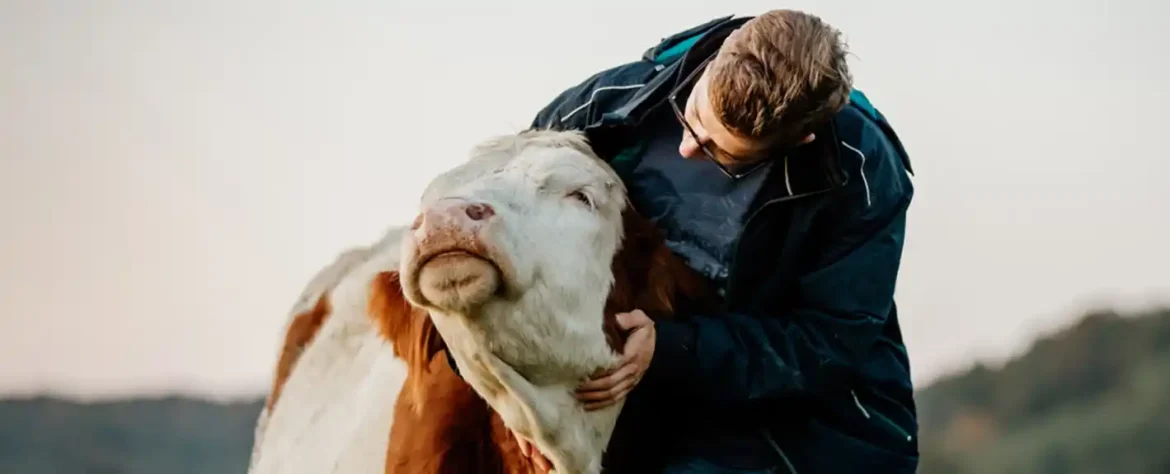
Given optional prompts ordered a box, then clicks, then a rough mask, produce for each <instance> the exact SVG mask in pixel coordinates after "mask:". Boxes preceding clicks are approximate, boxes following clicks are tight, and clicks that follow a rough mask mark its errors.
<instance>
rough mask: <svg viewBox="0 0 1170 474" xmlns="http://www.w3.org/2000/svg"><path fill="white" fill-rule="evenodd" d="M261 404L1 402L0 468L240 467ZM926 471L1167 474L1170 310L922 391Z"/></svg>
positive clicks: (1045, 341)
mask: <svg viewBox="0 0 1170 474" xmlns="http://www.w3.org/2000/svg"><path fill="white" fill-rule="evenodd" d="M261 403H262V401H261V399H260V398H259V397H258V398H256V399H255V400H253V401H247V402H241V403H231V404H220V403H213V402H207V401H200V400H194V399H187V398H182V397H167V398H157V399H145V398H144V399H135V400H127V401H122V402H111V403H89V404H82V403H73V402H68V401H63V400H59V399H54V398H47V397H39V398H31V399H21V400H16V399H13V400H6V401H0V473H5V474H7V473H20V474H47V473H53V474H57V473H68V474H73V473H78V474H140V473H141V474H146V473H149V474H188V473H189V474H196V473H198V474H203V473H215V474H233V473H243V472H244V471H245V469H246V466H247V462H248V456H249V453H250V451H251V443H252V429H253V426H254V423H255V420H256V415H257V414H258V413H259V410H260V406H261ZM918 403H919V413H920V417H921V432H920V438H921V439H922V451H923V459H922V466H921V469H920V470H919V472H920V473H922V474H944V473H945V474H990V473H996V474H1000V473H1013V474H1014V473H1029V474H1047V473H1061V474H1081V473H1093V474H1099V473H1105V472H1108V473H1111V474H1154V473H1158V474H1162V473H1168V472H1170V449H1167V448H1168V447H1170V444H1168V443H1170V441H1167V440H1170V308H1168V309H1163V310H1158V311H1151V312H1147V313H1140V314H1129V315H1120V314H1116V313H1111V312H1097V313H1092V314H1089V315H1087V316H1085V317H1084V318H1082V319H1081V320H1080V321H1079V323H1078V324H1076V325H1074V326H1072V327H1069V328H1067V329H1065V330H1062V331H1060V332H1058V333H1055V334H1050V335H1046V336H1044V337H1042V338H1041V339H1038V340H1037V341H1036V342H1035V343H1034V345H1033V346H1032V347H1031V349H1030V350H1029V351H1027V352H1026V353H1025V354H1024V355H1022V356H1020V357H1017V358H1015V359H1013V360H1010V361H1008V362H1007V363H1006V364H1004V365H1003V367H999V368H992V367H988V366H985V365H976V366H975V367H973V368H972V369H970V370H968V371H966V372H963V373H959V374H955V375H952V376H950V377H946V378H943V379H940V380H938V381H937V382H935V383H934V384H932V385H931V386H929V387H926V388H924V389H922V390H921V391H920V393H919V396H918Z"/></svg>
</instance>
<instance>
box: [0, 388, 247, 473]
mask: <svg viewBox="0 0 1170 474" xmlns="http://www.w3.org/2000/svg"><path fill="white" fill-rule="evenodd" d="M262 404H263V401H262V400H261V399H259V398H257V399H256V400H255V401H250V402H244V403H223V404H221V403H215V402H208V401H201V400H194V399H188V398H182V397H164V398H156V399H146V398H142V399H133V400H126V401H118V402H108V403H107V402H103V403H76V402H69V401H63V400H59V399H54V398H46V397H38V398H30V399H21V400H5V401H2V402H0V473H3V474H212V473H215V474H243V473H244V472H245V471H246V470H247V465H248V457H249V456H250V455H251V449H252V433H253V429H254V427H255V426H256V416H257V415H258V414H259V413H260V407H261V405H262Z"/></svg>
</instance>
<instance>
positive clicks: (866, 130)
mask: <svg viewBox="0 0 1170 474" xmlns="http://www.w3.org/2000/svg"><path fill="white" fill-rule="evenodd" d="M839 36H840V35H839V33H838V32H837V31H836V30H834V29H833V28H832V27H830V26H828V25H826V24H825V23H823V22H822V21H821V20H820V19H819V18H817V17H815V16H812V15H808V14H805V13H801V12H796V11H790V10H777V11H770V12H768V13H765V14H763V15H761V16H759V17H756V18H735V19H733V18H732V17H730V16H729V17H724V18H720V19H716V20H713V21H710V22H708V23H706V24H703V25H699V26H696V27H694V28H691V29H688V30H686V31H683V32H680V33H677V34H675V35H673V36H670V37H668V38H665V39H663V40H662V41H661V42H660V43H659V44H657V45H655V46H653V47H651V48H649V49H648V50H646V51H645V52H644V54H643V56H642V58H641V59H640V60H638V61H634V62H630V63H627V64H623V65H620V66H617V67H614V68H611V69H607V70H605V71H602V72H599V73H597V74H595V75H593V76H592V77H590V78H588V79H586V80H585V81H583V82H582V83H580V84H578V85H577V86H575V87H572V88H570V89H567V90H565V91H564V92H563V93H561V94H560V95H559V96H558V97H556V99H555V100H553V101H552V102H551V103H550V104H548V105H547V106H546V107H545V108H544V109H542V110H541V111H540V112H539V113H538V114H537V116H536V118H535V120H534V121H533V123H532V127H533V128H551V129H577V130H584V131H585V132H587V134H588V136H589V138H590V141H591V144H592V145H593V147H594V148H595V149H596V150H597V152H598V153H599V154H601V156H602V157H603V158H605V159H606V160H607V161H609V162H610V163H611V165H612V166H613V167H614V168H615V169H617V170H618V172H619V173H620V174H621V175H622V177H623V179H624V180H625V182H626V183H627V186H628V187H629V188H630V196H631V200H632V201H633V203H634V205H635V206H636V207H637V208H638V209H639V210H640V211H641V212H642V213H644V214H646V215H647V216H648V217H650V218H651V219H652V220H654V221H655V222H656V224H657V225H658V227H659V228H661V229H662V230H663V232H664V233H665V234H666V236H667V239H668V241H669V245H670V246H671V248H672V249H673V250H675V251H676V252H677V253H678V254H679V255H681V256H682V257H684V258H685V259H686V260H687V262H688V263H689V264H690V265H691V266H692V267H694V268H695V269H697V270H699V271H700V272H702V273H703V274H705V275H706V276H707V277H709V278H710V280H711V283H712V284H713V285H715V288H716V289H717V290H718V293H719V294H720V295H721V296H722V298H723V300H724V301H723V306H724V308H723V311H722V312H720V313H719V314H689V313H687V314H685V315H681V316H686V318H685V319H683V320H680V321H659V322H657V323H654V322H651V321H650V320H649V319H647V318H646V316H645V315H644V314H643V313H641V312H640V311H633V312H631V313H627V314H624V315H621V317H620V321H621V323H622V324H623V326H624V327H625V328H626V329H628V330H629V331H631V336H630V341H629V343H628V344H627V346H626V347H625V348H624V351H625V360H626V362H625V363H624V364H623V365H621V366H620V367H617V368H615V369H614V370H612V371H611V372H610V373H609V374H602V375H601V376H599V377H598V378H596V379H594V380H592V381H590V382H587V383H585V384H584V385H582V387H581V389H580V390H579V392H578V393H579V398H580V399H581V400H582V402H583V403H585V405H586V407H587V408H588V409H596V408H597V407H600V406H605V405H607V404H609V403H613V402H614V401H615V400H617V399H620V398H622V397H626V396H627V394H628V395H629V399H628V401H627V406H626V409H625V410H624V411H623V414H622V419H621V420H619V425H618V428H617V430H616V431H615V434H614V439H615V441H614V442H611V446H615V447H616V446H619V445H620V446H623V447H625V446H631V448H630V449H631V450H637V449H640V448H638V447H640V446H645V447H646V451H645V452H642V453H636V452H631V453H616V452H614V453H607V458H609V459H618V458H621V459H623V460H629V459H638V458H641V459H640V460H641V461H643V462H649V463H650V464H643V465H642V466H641V467H638V468H627V467H626V466H625V465H623V464H622V463H623V462H624V461H613V462H608V461H607V469H609V472H617V471H622V472H627V471H628V472H653V471H649V470H647V469H650V468H647V467H645V466H650V465H653V466H654V467H653V469H654V471H657V472H662V469H665V472H668V473H684V472H685V473H718V472H737V473H755V472H759V473H764V472H780V473H784V472H790V473H912V472H915V470H916V466H917V462H918V450H917V446H918V442H917V437H916V433H917V422H916V413H915V405H914V399H913V391H912V386H911V382H910V370H909V361H908V358H907V355H906V350H905V347H904V345H903V342H902V336H901V334H900V329H899V324H898V318H897V310H896V307H895V304H894V301H893V292H894V286H895V280H896V276H897V273H898V268H899V262H900V259H901V253H902V241H903V234H904V229H905V222H906V210H907V207H908V205H909V203H910V200H911V197H912V195H913V186H912V184H911V182H910V180H909V177H908V174H909V173H910V172H911V170H910V169H909V159H908V157H907V155H906V153H905V150H904V149H903V148H902V146H901V143H900V141H899V139H898V138H897V136H896V135H895V133H894V131H893V130H892V128H891V127H890V125H889V124H888V123H887V121H886V119H885V118H884V117H883V116H882V115H881V114H880V113H879V112H877V110H876V109H874V108H873V107H872V106H871V105H870V104H869V102H868V101H867V100H866V98H865V96H864V95H863V94H862V93H861V92H859V91H856V90H853V89H852V84H851V81H852V79H851V76H850V73H849V70H848V67H847V64H846V60H845V55H846V52H845V47H844V45H843V44H842V43H841V41H840V39H839ZM680 137H681V141H680ZM682 311H684V312H685V308H684V309H683V310H682ZM663 427H667V428H663ZM655 429H659V430H660V431H653V430H655ZM619 439H620V440H621V442H620V443H619V442H618V441H617V440H619ZM668 448H669V450H668V451H663V452H659V449H668ZM523 449H524V450H525V451H526V452H528V453H531V455H532V456H537V459H538V461H542V460H543V457H542V456H540V454H539V453H533V452H532V450H531V448H530V447H529V446H524V447H523ZM612 449H616V448H612ZM660 455H661V456H664V457H665V458H664V459H665V460H664V461H663V462H664V463H665V466H664V467H661V466H659V465H657V464H654V460H656V459H657V458H658V456H660Z"/></svg>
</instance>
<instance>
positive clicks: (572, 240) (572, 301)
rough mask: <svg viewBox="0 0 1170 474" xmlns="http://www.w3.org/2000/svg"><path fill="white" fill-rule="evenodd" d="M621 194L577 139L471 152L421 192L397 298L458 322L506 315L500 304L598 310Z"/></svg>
mask: <svg viewBox="0 0 1170 474" xmlns="http://www.w3.org/2000/svg"><path fill="white" fill-rule="evenodd" d="M624 196H625V193H624V189H623V187H622V184H621V182H620V180H619V179H618V177H617V176H616V175H615V174H614V173H613V172H612V170H610V169H609V168H608V167H606V166H605V165H604V164H602V163H601V162H600V161H599V160H597V158H596V157H594V156H593V155H592V152H591V151H590V150H589V148H588V146H587V145H586V144H585V143H584V141H583V140H581V138H580V136H579V135H576V134H568V133H550V132H536V133H531V134H521V135H519V136H514V137H505V138H502V139H500V140H499V141H495V142H491V143H488V144H486V145H484V146H481V147H480V148H478V149H477V150H476V151H475V152H473V157H472V159H471V160H470V161H469V162H467V163H466V164H464V165H462V166H460V167H458V168H456V169H454V170H452V171H450V172H448V173H446V174H444V175H443V176H440V177H439V178H437V179H436V180H435V181H434V182H433V183H432V185H431V187H430V188H428V190H427V191H426V193H424V198H423V201H422V206H421V212H420V214H419V215H418V217H417V219H416V220H415V221H414V223H413V225H412V226H411V231H410V232H409V233H408V235H407V236H406V238H404V239H403V249H402V250H403V259H402V267H401V273H402V275H403V279H402V282H403V289H404V290H405V293H406V296H407V298H408V299H409V300H410V301H411V302H412V303H414V304H416V305H419V306H423V307H427V308H429V309H433V310H438V311H442V312H445V313H458V314H463V315H468V316H477V315H480V316H482V315H484V314H485V313H492V312H493V311H492V309H496V310H503V311H504V312H508V311H515V310H516V309H517V308H515V307H512V308H509V305H510V304H513V303H516V302H519V301H520V300H525V301H527V302H528V303H531V302H532V301H542V302H544V303H547V306H548V307H547V308H545V310H547V311H555V312H562V311H567V312H573V311H574V310H575V309H577V308H580V307H582V306H593V305H600V304H602V303H603V302H604V301H605V300H606V297H607V295H608V292H609V289H610V285H611V283H612V275H611V273H610V263H611V261H612V259H613V256H614V253H615V252H616V251H617V249H618V246H619V241H620V239H621V233H622V218H621V215H622V211H623V210H624V207H625V197H624ZM544 303H542V304H544ZM528 309H531V305H529V308H528ZM488 316H491V315H488ZM546 316H547V317H556V315H552V314H550V315H546Z"/></svg>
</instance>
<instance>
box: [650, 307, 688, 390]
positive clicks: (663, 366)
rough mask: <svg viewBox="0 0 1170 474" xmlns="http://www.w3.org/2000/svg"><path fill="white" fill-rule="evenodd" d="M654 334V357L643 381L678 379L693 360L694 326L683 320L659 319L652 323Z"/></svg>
mask: <svg viewBox="0 0 1170 474" xmlns="http://www.w3.org/2000/svg"><path fill="white" fill-rule="evenodd" d="M654 334H655V339H654V357H653V358H651V359H650V366H649V367H647V368H646V374H645V375H644V376H643V381H644V382H649V383H650V384H652V385H657V384H660V383H671V382H672V381H674V380H678V379H679V378H681V377H682V376H683V375H684V374H685V373H686V372H687V371H688V370H687V367H691V366H692V361H693V360H694V349H695V328H694V326H693V325H691V324H688V323H686V322H683V321H675V320H661V321H657V322H655V323H654Z"/></svg>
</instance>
